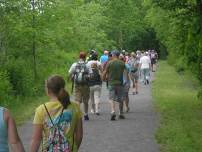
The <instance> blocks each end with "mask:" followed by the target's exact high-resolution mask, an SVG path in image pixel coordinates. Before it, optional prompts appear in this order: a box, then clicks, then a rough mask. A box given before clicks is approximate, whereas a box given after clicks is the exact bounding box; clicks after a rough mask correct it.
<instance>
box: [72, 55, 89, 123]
mask: <svg viewBox="0 0 202 152" xmlns="http://www.w3.org/2000/svg"><path fill="white" fill-rule="evenodd" d="M85 58H86V54H85V52H80V55H79V61H78V62H75V63H73V64H72V66H71V67H70V69H69V77H70V78H71V79H72V82H73V84H74V87H72V88H74V96H75V101H76V102H77V103H78V104H79V105H80V104H81V103H83V106H84V113H85V114H84V120H89V116H88V100H89V95H90V88H89V85H88V80H89V72H90V71H89V68H88V67H87V65H86V64H87V63H86V62H85Z"/></svg>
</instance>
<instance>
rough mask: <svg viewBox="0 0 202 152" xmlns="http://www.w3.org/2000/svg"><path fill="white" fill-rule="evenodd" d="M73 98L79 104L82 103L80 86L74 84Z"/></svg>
mask: <svg viewBox="0 0 202 152" xmlns="http://www.w3.org/2000/svg"><path fill="white" fill-rule="evenodd" d="M74 98H75V101H76V103H77V104H78V105H79V106H80V104H81V103H82V93H81V87H80V86H75V89H74Z"/></svg>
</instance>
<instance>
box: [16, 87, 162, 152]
mask: <svg viewBox="0 0 202 152" xmlns="http://www.w3.org/2000/svg"><path fill="white" fill-rule="evenodd" d="M129 94H130V95H129V96H130V112H129V113H126V114H125V116H126V119H125V120H117V121H113V122H112V121H110V107H109V103H108V98H107V96H108V95H107V89H106V87H105V86H103V90H102V98H101V101H102V103H101V110H102V112H101V115H100V116H96V115H92V114H90V116H89V117H90V121H88V122H84V139H83V142H82V146H81V148H80V151H79V152H159V146H158V145H157V143H156V141H155V137H154V136H155V135H154V134H155V131H156V129H157V127H158V115H157V113H156V112H155V111H154V109H153V105H152V97H151V86H150V85H148V86H144V85H140V90H139V94H138V95H132V94H131V92H130V93H129ZM31 131H32V128H31V122H27V123H25V124H24V125H23V126H22V127H20V128H19V134H20V135H21V138H22V141H23V143H24V145H25V148H26V150H27V149H28V144H29V142H30V135H31Z"/></svg>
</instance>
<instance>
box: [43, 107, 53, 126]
mask: <svg viewBox="0 0 202 152" xmlns="http://www.w3.org/2000/svg"><path fill="white" fill-rule="evenodd" d="M43 105H44V108H45V109H46V113H47V114H48V117H49V119H50V121H51V123H52V125H54V123H53V120H52V118H51V116H50V113H49V112H48V109H47V107H46V105H45V104H43Z"/></svg>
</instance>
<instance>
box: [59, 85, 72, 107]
mask: <svg viewBox="0 0 202 152" xmlns="http://www.w3.org/2000/svg"><path fill="white" fill-rule="evenodd" d="M57 97H58V100H59V101H60V103H61V104H62V106H63V108H64V109H66V108H67V107H68V105H69V103H70V96H69V94H68V92H67V91H66V90H65V89H64V88H62V89H61V90H60V92H59V94H58V95H57Z"/></svg>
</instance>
